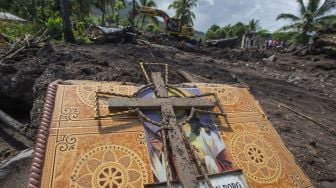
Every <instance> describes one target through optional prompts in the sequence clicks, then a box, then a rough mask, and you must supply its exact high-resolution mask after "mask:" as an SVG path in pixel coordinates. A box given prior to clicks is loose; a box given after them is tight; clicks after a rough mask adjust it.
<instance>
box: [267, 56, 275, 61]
mask: <svg viewBox="0 0 336 188" xmlns="http://www.w3.org/2000/svg"><path fill="white" fill-rule="evenodd" d="M266 61H268V62H275V61H276V56H275V55H271V56H270V57H268V58H267V59H266Z"/></svg>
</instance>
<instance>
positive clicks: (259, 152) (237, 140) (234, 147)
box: [231, 132, 281, 183]
mask: <svg viewBox="0 0 336 188" xmlns="http://www.w3.org/2000/svg"><path fill="white" fill-rule="evenodd" d="M231 154H232V156H233V158H234V161H235V162H236V164H237V166H238V167H239V168H242V169H244V173H246V175H247V176H248V177H249V178H251V179H253V180H255V181H257V182H259V183H272V182H275V181H277V179H278V178H279V176H280V174H281V163H280V159H279V156H278V154H277V152H276V151H275V150H274V149H273V147H272V146H271V144H269V143H268V142H267V141H266V140H265V139H263V138H262V137H261V136H259V135H257V134H256V133H253V132H241V133H237V134H235V135H234V136H233V137H232V140H231Z"/></svg>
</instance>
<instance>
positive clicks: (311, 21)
mask: <svg viewBox="0 0 336 188" xmlns="http://www.w3.org/2000/svg"><path fill="white" fill-rule="evenodd" d="M297 2H298V4H299V12H300V15H298V16H296V15H294V14H289V13H283V14H280V15H279V16H278V17H277V20H279V19H288V20H291V21H292V22H293V23H292V24H290V25H286V26H284V27H282V28H281V30H295V31H298V32H300V33H301V34H303V35H305V36H307V34H308V33H310V32H316V31H317V30H318V29H319V28H321V27H323V25H325V23H326V22H329V21H330V20H336V15H335V14H333V15H331V14H328V13H329V12H330V11H331V10H332V9H334V8H335V7H336V0H324V2H323V3H321V0H309V1H308V4H307V5H305V3H304V1H303V0H297Z"/></svg>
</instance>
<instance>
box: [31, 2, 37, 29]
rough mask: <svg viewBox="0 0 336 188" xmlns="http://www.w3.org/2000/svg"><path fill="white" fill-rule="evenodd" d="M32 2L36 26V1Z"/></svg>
mask: <svg viewBox="0 0 336 188" xmlns="http://www.w3.org/2000/svg"><path fill="white" fill-rule="evenodd" d="M31 3H32V16H33V26H34V27H35V26H36V2H35V0H32V1H31Z"/></svg>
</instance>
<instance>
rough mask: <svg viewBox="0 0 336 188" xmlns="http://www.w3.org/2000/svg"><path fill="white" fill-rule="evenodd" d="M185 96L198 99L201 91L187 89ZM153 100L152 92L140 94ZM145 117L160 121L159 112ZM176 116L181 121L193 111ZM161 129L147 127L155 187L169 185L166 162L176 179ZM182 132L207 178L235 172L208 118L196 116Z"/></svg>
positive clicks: (207, 116)
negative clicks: (230, 171)
mask: <svg viewBox="0 0 336 188" xmlns="http://www.w3.org/2000/svg"><path fill="white" fill-rule="evenodd" d="M183 92H184V93H186V94H187V95H197V94H198V92H199V91H198V90H197V89H185V90H183ZM153 96H154V95H153V93H152V92H150V91H145V92H144V93H142V94H141V97H144V98H145V97H153ZM143 113H144V115H145V116H146V117H147V118H149V119H151V120H153V121H156V122H160V121H161V112H160V111H143ZM175 113H176V118H177V120H178V121H179V120H181V119H182V118H185V117H186V116H187V115H189V113H190V109H184V110H176V111H175ZM159 129H160V127H158V126H156V125H153V124H151V123H149V122H145V123H144V130H145V137H146V142H147V149H148V153H149V161H150V165H151V170H152V172H153V175H154V182H156V183H158V182H166V181H167V177H166V176H167V174H166V166H165V163H166V161H167V162H168V163H169V164H170V169H171V170H172V171H173V172H171V173H170V174H171V175H172V180H174V179H175V177H176V174H175V173H174V172H175V171H174V166H173V165H172V164H173V163H172V161H171V160H172V159H171V157H168V158H169V159H166V157H165V154H164V150H163V142H162V138H161V135H160V133H159ZM182 130H183V131H184V135H185V136H186V138H187V139H188V141H189V142H190V144H191V146H192V147H193V149H194V151H196V152H195V154H196V155H197V158H198V160H200V162H201V164H203V166H204V167H205V169H206V170H207V172H208V174H216V173H221V172H225V171H229V170H233V169H232V163H231V162H230V161H229V159H228V157H227V151H226V148H225V143H223V141H222V139H221V138H220V136H219V135H218V131H217V129H216V127H215V123H214V121H213V119H212V117H211V116H210V115H209V114H203V113H195V115H194V116H193V117H192V119H191V120H190V121H189V122H188V123H186V124H185V125H184V126H183V127H182Z"/></svg>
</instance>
